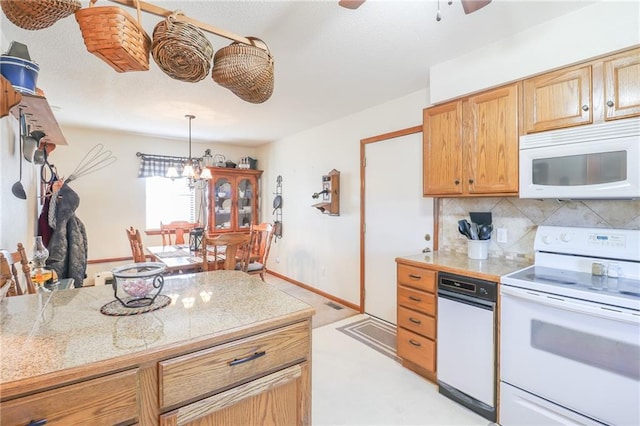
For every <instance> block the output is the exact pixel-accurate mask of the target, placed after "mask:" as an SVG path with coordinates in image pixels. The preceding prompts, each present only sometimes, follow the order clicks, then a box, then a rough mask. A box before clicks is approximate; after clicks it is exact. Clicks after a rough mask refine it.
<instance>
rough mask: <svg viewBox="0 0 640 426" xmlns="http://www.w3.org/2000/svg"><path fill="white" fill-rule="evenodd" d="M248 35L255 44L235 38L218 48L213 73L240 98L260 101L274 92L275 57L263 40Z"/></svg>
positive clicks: (254, 101)
mask: <svg viewBox="0 0 640 426" xmlns="http://www.w3.org/2000/svg"><path fill="white" fill-rule="evenodd" d="M247 38H248V39H249V40H251V42H252V43H254V44H253V45H248V44H243V43H238V42H234V43H232V44H230V45H229V46H227V47H223V48H222V49H220V50H218V52H216V55H215V56H214V58H213V71H212V73H211V77H212V78H213V81H215V82H216V83H218V84H219V85H221V86H222V87H226V88H227V89H229V90H231V91H232V92H233V93H234V94H235V95H237V96H238V97H239V98H240V99H242V100H245V101H247V102H251V103H254V104H259V103H262V102H264V101H266V100H267V99H269V98H270V97H271V94H272V93H273V81H274V76H273V57H272V56H271V52H270V51H269V48H268V47H267V45H266V44H265V43H264V42H263V41H262V40H260V39H258V38H255V37H247ZM260 45H262V46H263V47H264V48H260V47H258V46H260Z"/></svg>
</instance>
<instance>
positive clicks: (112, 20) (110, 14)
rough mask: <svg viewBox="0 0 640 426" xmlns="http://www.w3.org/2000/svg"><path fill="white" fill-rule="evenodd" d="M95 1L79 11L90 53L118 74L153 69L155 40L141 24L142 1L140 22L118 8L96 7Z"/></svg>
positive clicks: (136, 3) (78, 15)
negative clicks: (152, 49) (150, 52)
mask: <svg viewBox="0 0 640 426" xmlns="http://www.w3.org/2000/svg"><path fill="white" fill-rule="evenodd" d="M95 2H96V0H91V2H90V3H89V7H88V8H84V9H80V10H78V11H76V21H78V24H79V25H80V31H82V37H83V38H84V44H85V46H86V47H87V50H88V51H89V52H90V53H93V54H94V55H96V56H97V57H99V58H100V59H102V60H103V61H105V62H106V63H107V64H109V65H111V67H112V68H113V69H115V70H116V71H118V72H127V71H147V70H149V50H150V48H151V38H149V35H148V34H147V33H146V32H145V30H144V28H142V25H140V3H139V2H138V0H134V3H135V5H136V8H137V9H138V20H137V21H136V20H135V19H134V18H133V17H132V16H131V15H130V14H128V13H127V12H126V11H124V10H122V9H121V8H120V7H118V6H100V7H94V3H95Z"/></svg>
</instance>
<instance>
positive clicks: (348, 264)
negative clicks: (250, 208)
mask: <svg viewBox="0 0 640 426" xmlns="http://www.w3.org/2000/svg"><path fill="white" fill-rule="evenodd" d="M627 7H632V6H630V5H629V4H627ZM634 10H635V9H634ZM634 16H636V17H637V13H636V14H635V15H634V13H633V11H632V12H631V13H629V12H627V11H626V9H624V8H622V9H616V8H615V7H610V6H609V5H606V4H604V3H599V4H594V5H593V6H590V7H587V8H585V9H581V10H579V11H578V12H576V13H575V14H573V15H571V16H561V17H558V18H557V19H556V20H555V21H554V22H549V23H547V24H544V25H542V26H541V28H537V29H536V30H535V31H534V30H532V31H531V32H529V33H527V34H521V35H519V36H518V37H514V38H512V39H510V40H505V41H504V42H502V43H497V44H495V45H492V46H488V47H486V48H484V49H479V50H477V51H475V52H473V53H470V54H467V55H465V56H464V57H461V58H458V59H456V60H451V61H448V62H445V63H442V64H439V65H437V66H434V67H433V68H432V69H431V70H430V73H429V78H430V80H431V84H430V90H429V91H427V90H426V89H425V90H421V91H418V92H415V93H412V94H409V95H407V96H404V97H401V98H398V99H396V100H395V101H392V102H389V103H386V104H383V105H380V106H378V107H376V108H373V109H370V110H366V111H362V112H360V113H357V114H354V115H353V116H349V117H346V118H344V119H341V120H337V121H336V122H334V123H330V124H327V125H324V126H319V127H316V128H313V129H309V130H306V131H303V132H300V133H298V134H295V135H293V136H289V137H286V138H283V139H281V140H278V141H276V142H274V143H272V144H269V145H267V146H261V147H256V148H250V149H242V150H240V149H237V148H229V147H220V150H222V149H225V150H226V151H220V152H221V153H223V154H225V155H227V157H230V158H236V157H239V156H241V155H251V156H252V157H254V158H259V161H260V163H259V164H260V168H263V169H264V170H265V174H264V176H263V185H264V187H263V193H264V194H271V193H272V192H274V188H275V178H276V176H277V175H279V174H281V175H283V176H284V177H285V181H284V188H285V191H287V192H286V194H285V195H286V199H287V200H288V202H291V201H290V200H300V201H299V202H300V204H301V205H303V206H305V207H306V206H307V204H309V205H310V204H311V199H310V194H311V193H312V192H314V191H317V186H318V184H319V176H321V175H322V174H324V173H326V172H327V171H328V170H331V169H333V168H335V169H338V170H341V171H342V173H343V183H342V185H343V186H342V205H343V211H342V212H341V216H340V218H339V219H338V218H331V217H327V216H323V215H320V214H312V213H316V212H314V211H311V210H312V209H311V207H308V210H309V211H305V209H302V208H300V209H297V208H296V209H293V208H292V209H291V210H289V211H287V212H286V214H287V215H286V224H285V232H287V231H288V232H291V234H290V235H295V234H298V232H297V230H304V231H305V232H304V238H301V239H297V238H296V239H293V238H286V237H285V238H283V239H282V240H280V241H278V244H274V247H273V249H274V250H273V252H272V256H271V263H272V265H270V269H271V270H273V271H275V272H277V273H280V274H282V275H285V276H288V277H291V278H292V279H295V280H297V281H300V282H304V283H308V284H309V285H311V286H313V287H314V288H316V289H318V290H321V291H323V292H326V293H329V294H332V295H334V296H335V297H337V298H339V299H341V300H344V301H347V302H349V303H351V304H355V305H357V304H358V301H359V297H360V295H359V288H360V287H359V282H360V276H359V271H358V267H357V259H358V258H359V250H360V247H359V245H358V241H359V237H360V235H359V217H358V214H357V210H358V207H359V200H358V193H359V182H358V180H357V178H355V176H357V174H358V146H357V143H356V142H357V141H358V140H360V139H361V138H363V137H365V136H370V135H373V134H380V133H384V132H388V131H393V130H397V129H401V128H406V127H410V126H415V125H417V124H420V123H421V122H422V109H423V108H424V107H426V106H428V105H429V104H430V103H435V102H440V101H444V100H446V99H451V98H455V97H457V96H462V95H464V94H466V93H472V92H475V91H478V90H481V89H483V88H485V87H491V86H494V85H499V84H502V83H503V82H506V81H511V80H514V79H518V78H521V77H522V76H526V75H531V74H534V73H537V72H542V71H545V70H548V69H553V68H556V67H561V66H564V65H566V64H570V63H574V62H578V61H582V60H585V59H588V58H591V57H595V56H599V55H602V54H606V53H608V52H612V51H617V50H620V49H623V48H627V47H629V46H633V45H635V44H637V43H638V40H637V34H633V31H630V32H624V31H610V30H608V29H607V27H618V26H619V27H621V28H637V18H634ZM634 19H636V21H634ZM584 22H590V23H593V25H591V27H592V29H593V30H592V31H589V32H586V33H583V32H582V30H581V29H582V28H583V27H584ZM600 22H607V23H610V25H599V24H598V23H600ZM572 33H580V34H581V42H580V45H579V46H578V47H576V46H575V43H574V40H573V39H570V38H569V37H567V36H566V35H567V34H572ZM8 41H9V40H3V46H6V45H7V43H8ZM532 52H545V54H544V55H542V58H540V57H539V56H540V55H538V56H535V55H533V54H532ZM514 64H518V65H517V66H516V65H514ZM3 125H5V124H4V123H3ZM363 129H364V130H363ZM64 130H65V135H66V136H67V138H68V139H69V140H72V141H80V140H94V141H96V142H102V143H105V144H107V143H108V144H109V146H110V147H112V149H113V150H114V152H115V153H116V155H117V156H118V158H119V164H118V169H121V170H124V169H127V168H128V169H131V170H136V169H137V166H138V160H137V158H136V157H135V155H134V154H135V151H145V152H146V151H161V152H166V153H170V154H182V151H183V147H182V146H178V147H176V146H175V144H171V143H169V142H165V141H157V140H156V141H151V140H149V138H145V137H140V136H137V135H130V134H121V133H118V132H108V131H104V132H96V131H88V130H86V129H82V128H79V127H73V126H68V127H65V129H64ZM6 132H7V131H6V128H5V129H3V135H5V134H6ZM115 136H117V141H116V140H115V139H116V137H115ZM3 139H4V136H3ZM58 149H59V153H64V155H59V156H58V157H56V164H57V166H58V168H59V169H60V170H72V169H73V167H74V166H75V165H76V164H77V163H78V161H80V160H81V158H82V155H84V152H83V151H82V150H74V149H72V145H71V144H70V146H69V147H59V148H58ZM335 152H339V153H340V155H335ZM3 154H4V153H3ZM5 158H6V157H5V156H4V155H3V156H2V184H3V188H5V187H6V188H8V187H9V186H10V185H11V184H12V183H13V182H14V181H15V177H16V176H17V170H16V169H15V167H14V165H11V166H9V165H8V164H7V163H5V161H7V162H8V160H6V159H5ZM309 158H313V160H312V161H311V160H309ZM345 174H351V176H352V178H351V179H344V175H345ZM109 181H110V184H111V185H114V186H116V187H118V188H122V191H121V192H118V193H113V192H111V191H96V190H95V189H96V181H92V180H89V179H87V180H79V181H78V182H77V186H76V187H75V188H76V190H77V191H78V192H79V193H81V194H82V203H81V207H80V209H79V211H78V216H79V217H81V218H82V219H83V220H84V221H85V223H86V224H87V226H88V227H89V228H90V229H93V237H92V238H93V240H94V241H106V238H107V237H108V236H109V234H110V233H115V232H114V231H111V229H116V230H121V229H124V228H126V227H127V226H129V225H130V224H131V223H132V222H135V223H140V224H142V223H143V222H144V219H143V217H142V213H140V212H141V211H143V210H144V201H143V200H144V185H143V184H142V183H141V182H140V181H139V180H137V179H136V178H134V177H133V175H130V176H120V175H115V176H111V175H110V176H109ZM100 182H102V180H101V181H100ZM7 193H8V192H7V191H5V190H3V192H2V207H1V208H2V223H3V226H2V234H1V235H0V237H1V238H0V241H2V243H3V246H4V245H8V243H9V242H14V241H19V240H23V241H24V240H28V237H30V236H31V235H33V223H32V222H31V221H28V220H27V221H25V222H20V221H18V222H17V223H15V224H14V222H13V221H14V218H15V217H18V216H19V217H24V218H27V217H28V214H29V213H28V212H30V211H32V209H31V208H29V209H27V208H26V207H23V205H19V204H17V203H16V202H15V201H14V200H12V199H10V198H9V199H8V198H5V194H7ZM30 202H31V201H30ZM269 204H270V203H269V202H266V203H263V212H262V213H263V216H264V217H267V218H268V217H269V215H270V213H271V211H270V210H269V209H268V205H269ZM123 205H125V206H127V207H126V209H127V211H126V213H127V214H126V215H123V211H122V208H119V207H118V206H123ZM290 205H291V204H290ZM94 206H100V209H96V208H93V207H94ZM441 206H442V207H441V209H442V210H441V211H443V212H458V213H457V214H449V213H444V214H442V217H441V220H440V224H441V225H440V226H441V228H440V230H441V233H440V241H439V245H440V247H441V248H444V247H446V248H447V249H450V250H457V251H459V252H463V250H465V249H466V248H464V247H463V244H464V240H461V239H460V238H459V236H458V234H457V230H456V227H455V225H453V224H454V223H456V222H457V220H459V218H460V217H462V216H465V215H466V214H467V212H469V211H491V212H493V214H494V220H496V223H497V221H498V220H501V221H502V224H503V225H502V226H504V228H506V229H507V230H508V241H509V244H508V246H500V245H498V244H497V243H494V251H495V250H499V251H501V252H508V253H510V254H511V255H512V256H518V255H521V256H529V257H530V256H532V254H533V252H532V247H533V243H532V241H533V234H532V232H530V230H531V228H533V227H535V226H537V225H538V224H541V223H543V222H545V221H546V222H547V223H549V222H551V223H552V224H568V223H569V224H574V225H581V226H590V225H600V224H601V223H602V222H606V223H607V224H608V225H611V227H614V228H632V229H637V228H638V222H637V221H638V218H637V213H636V214H635V215H634V212H637V211H638V204H637V202H627V201H592V202H567V201H565V202H560V203H558V202H556V201H552V200H547V201H533V200H531V201H527V200H519V199H517V198H513V197H509V198H482V199H473V198H445V199H444V200H442V204H441ZM445 206H446V208H445ZM31 207H33V204H31ZM297 211H299V213H298V212H297ZM7 223H12V227H11V229H8V226H6V225H5V224H7ZM105 223H109V224H110V226H113V228H107V227H104V226H103V224H105ZM118 232H120V231H118ZM5 243H7V244H5ZM336 244H339V245H340V247H341V250H340V251H339V253H337V252H336V250H334V249H333V248H334V247H335V246H336ZM412 252H413V251H412ZM125 253H127V246H126V240H125V239H124V238H122V239H118V240H117V241H114V243H113V244H110V245H92V247H91V249H90V257H91V258H96V259H101V258H102V259H104V258H112V257H119V256H122V255H123V254H125ZM402 254H403V253H398V255H402ZM406 254H409V253H406ZM276 259H280V263H277V262H276ZM391 262H392V260H391ZM105 267H106V268H108V265H101V268H105ZM98 270H102V269H97V270H95V269H94V270H92V271H91V270H90V272H89V276H92V275H93V272H97V271H98Z"/></svg>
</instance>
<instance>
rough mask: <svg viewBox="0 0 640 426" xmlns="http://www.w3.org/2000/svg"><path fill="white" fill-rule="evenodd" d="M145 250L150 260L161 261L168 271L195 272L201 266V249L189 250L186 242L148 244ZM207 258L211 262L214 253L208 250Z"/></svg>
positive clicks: (213, 258)
mask: <svg viewBox="0 0 640 426" xmlns="http://www.w3.org/2000/svg"><path fill="white" fill-rule="evenodd" d="M146 250H147V252H148V253H149V254H150V255H151V257H152V260H154V261H156V262H160V263H163V264H164V265H165V266H166V267H167V271H168V272H178V271H180V272H197V271H199V270H200V269H201V268H202V250H201V249H200V250H191V249H190V247H189V245H188V244H173V245H164V246H150V247H147V248H146ZM218 257H220V254H218ZM207 258H208V260H209V261H210V262H213V261H214V260H215V255H214V253H213V252H211V251H208V253H207ZM218 260H220V259H218Z"/></svg>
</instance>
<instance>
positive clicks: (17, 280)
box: [0, 243, 36, 296]
mask: <svg viewBox="0 0 640 426" xmlns="http://www.w3.org/2000/svg"><path fill="white" fill-rule="evenodd" d="M0 255H1V256H2V257H3V258H5V259H6V265H2V266H1V267H0V275H2V277H3V278H2V279H3V280H6V279H11V280H12V281H13V284H12V285H11V287H10V288H9V290H8V291H7V296H20V295H22V294H35V293H36V287H35V285H34V284H33V280H32V279H31V268H30V267H29V258H28V257H27V252H26V250H25V248H24V246H23V245H22V243H18V251H15V252H8V251H4V252H2V253H0ZM7 267H8V269H9V271H10V272H9V271H7V270H6V269H7ZM20 272H22V273H20ZM8 274H10V275H11V277H12V278H9V276H8Z"/></svg>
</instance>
